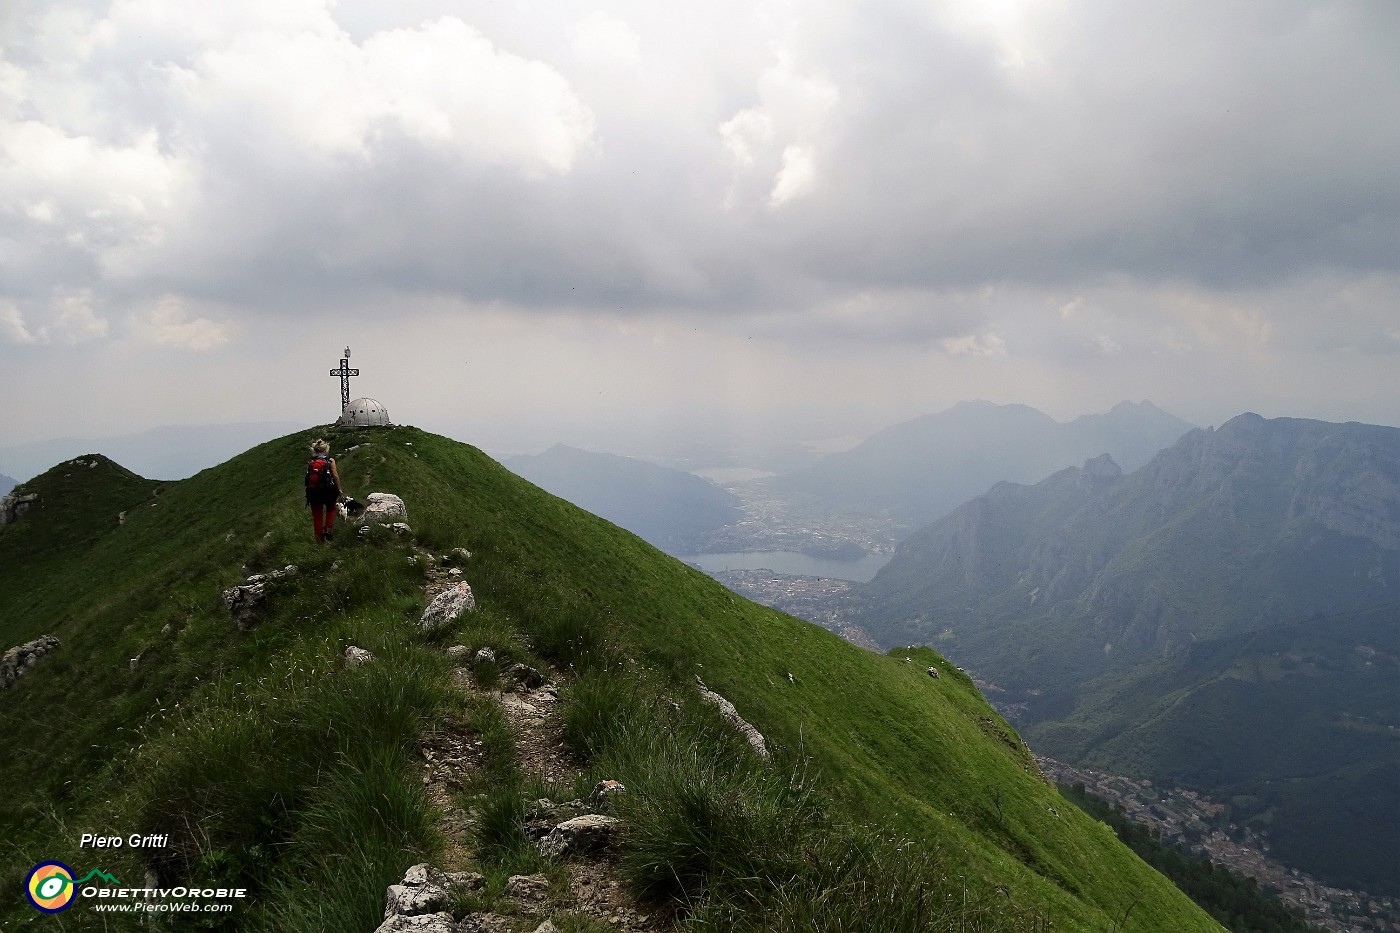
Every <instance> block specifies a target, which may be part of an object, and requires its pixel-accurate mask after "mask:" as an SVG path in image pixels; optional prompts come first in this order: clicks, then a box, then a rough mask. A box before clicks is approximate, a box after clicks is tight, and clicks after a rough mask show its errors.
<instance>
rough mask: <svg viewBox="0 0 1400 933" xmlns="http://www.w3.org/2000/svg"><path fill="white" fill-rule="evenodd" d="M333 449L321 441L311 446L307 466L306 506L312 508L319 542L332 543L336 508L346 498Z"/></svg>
mask: <svg viewBox="0 0 1400 933" xmlns="http://www.w3.org/2000/svg"><path fill="white" fill-rule="evenodd" d="M330 454H331V445H330V444H327V443H326V442H325V441H324V440H321V439H320V438H317V439H316V442H315V443H314V444H312V445H311V459H310V460H308V461H307V463H306V504H307V505H309V506H311V527H312V530H314V531H315V532H316V540H317V541H320V542H321V543H323V544H324V543H325V542H327V541H329V540H331V531H332V530H333V529H334V528H335V512H336V509H335V506H336V503H337V502H339V501H340V499H341V498H342V496H343V495H344V494H343V493H342V492H341V486H340V472H339V471H338V470H336V468H335V458H334V457H332V456H331V455H330Z"/></svg>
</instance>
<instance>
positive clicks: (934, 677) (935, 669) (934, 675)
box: [928, 667, 938, 680]
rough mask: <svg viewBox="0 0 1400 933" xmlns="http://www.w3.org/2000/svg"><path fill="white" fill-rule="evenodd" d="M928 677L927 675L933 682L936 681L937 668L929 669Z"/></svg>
mask: <svg viewBox="0 0 1400 933" xmlns="http://www.w3.org/2000/svg"><path fill="white" fill-rule="evenodd" d="M928 675H929V676H930V677H932V678H933V679H934V680H937V679H938V668H936V667H931V668H929V669H928Z"/></svg>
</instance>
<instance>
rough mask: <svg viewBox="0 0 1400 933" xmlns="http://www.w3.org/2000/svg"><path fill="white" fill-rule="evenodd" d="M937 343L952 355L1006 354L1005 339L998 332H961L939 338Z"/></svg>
mask: <svg viewBox="0 0 1400 933" xmlns="http://www.w3.org/2000/svg"><path fill="white" fill-rule="evenodd" d="M939 345H940V346H941V347H943V349H944V350H946V351H947V352H948V353H950V354H952V355H953V356H1005V355H1006V341H1005V340H1004V339H1002V337H1001V335H1000V334H963V335H962V336H961V337H947V338H945V339H943V340H940V341H939Z"/></svg>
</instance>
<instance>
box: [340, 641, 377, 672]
mask: <svg viewBox="0 0 1400 933" xmlns="http://www.w3.org/2000/svg"><path fill="white" fill-rule="evenodd" d="M373 660H374V655H373V654H371V653H370V652H368V651H366V650H365V649H364V648H357V647H355V646H354V645H350V646H348V647H347V648H346V649H345V666H346V667H359V666H360V665H361V664H368V663H369V662H371V661H373Z"/></svg>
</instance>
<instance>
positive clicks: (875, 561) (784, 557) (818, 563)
mask: <svg viewBox="0 0 1400 933" xmlns="http://www.w3.org/2000/svg"><path fill="white" fill-rule="evenodd" d="M892 556H893V555H890V554H867V555H865V556H864V557H862V558H860V559H859V560H831V559H829V558H824V557H812V556H810V555H808V554H799V553H797V552H795V551H752V552H749V553H735V554H682V555H680V559H681V560H683V561H686V562H688V563H692V564H696V565H697V566H699V567H700V569H702V570H704V571H705V572H706V573H719V572H721V571H724V570H771V571H773V572H774V573H784V574H792V575H796V576H804V577H832V578H834V579H837V580H853V581H855V582H856V583H867V582H869V581H870V580H872V579H874V577H875V574H876V573H878V572H879V570H880V568H881V567H883V566H885V565H886V564H888V563H889V562H890V557H892Z"/></svg>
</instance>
